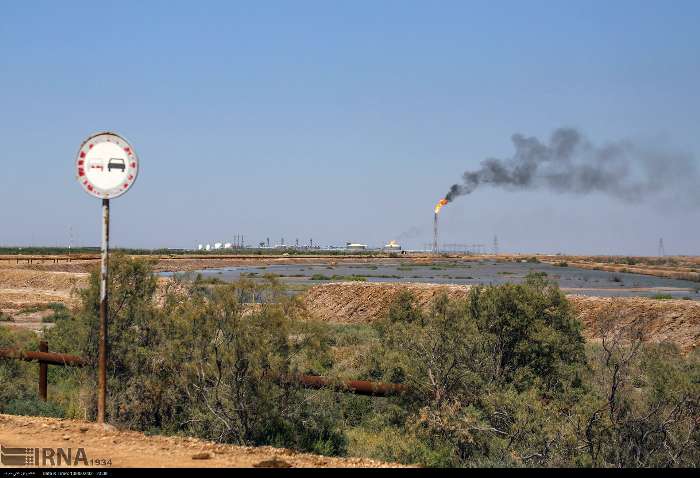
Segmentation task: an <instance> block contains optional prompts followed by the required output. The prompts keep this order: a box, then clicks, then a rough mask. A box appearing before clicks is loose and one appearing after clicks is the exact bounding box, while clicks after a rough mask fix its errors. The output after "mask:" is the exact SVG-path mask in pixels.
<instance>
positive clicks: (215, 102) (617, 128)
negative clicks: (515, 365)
mask: <svg viewBox="0 0 700 478" xmlns="http://www.w3.org/2000/svg"><path fill="white" fill-rule="evenodd" d="M699 20H700V2H697V1H695V0H691V1H682V0H676V1H673V2H662V1H644V0H633V1H625V0H616V1H614V2H610V1H579V2H569V1H560V0H556V1H555V0H552V1H537V0H530V1H526V2H524V1H512V2H505V1H488V2H471V1H461V0H460V1H420V2H418V1H406V0H404V1H377V0H373V1H346V2H339V1H338V2H329V1H305V0H299V1H291V0H290V1H284V2H282V1H277V2H274V1H255V2H242V1H240V2H239V1H236V2H232V1H222V2H214V1H200V2H195V1H187V2H173V1H167V2H165V1H163V2H156V1H133V2H131V1H119V2H108V1H105V2H95V1H90V2H78V1H70V2H56V1H47V2H39V1H31V2H30V1H27V2H19V1H17V2H2V4H0V165H1V167H2V176H1V179H0V187H1V189H0V245H21V244H35V245H59V244H60V245H64V244H67V243H68V236H69V228H70V227H71V226H72V228H73V230H74V236H75V237H76V238H77V242H78V243H80V244H83V245H97V244H98V243H99V234H100V223H99V221H100V210H99V208H100V205H99V200H97V199H94V198H92V197H90V196H88V195H87V194H85V193H84V192H83V191H82V190H81V188H80V187H79V185H78V184H77V182H76V181H75V179H74V171H73V164H74V158H75V154H76V152H77V149H78V147H79V145H80V143H81V141H82V140H83V139H84V138H85V137H86V136H87V135H89V134H90V133H93V132H95V131H100V130H112V131H116V132H118V133H121V134H122V135H124V136H125V137H126V138H127V139H128V140H129V141H131V142H132V144H133V145H134V147H135V149H136V151H137V153H138V155H139V156H140V159H141V171H140V176H139V179H138V181H137V183H136V184H135V185H134V187H133V189H132V190H131V191H130V192H128V193H127V194H126V195H125V196H123V197H121V198H119V199H115V200H114V201H112V242H113V244H115V245H117V246H125V247H142V246H143V247H193V246H194V245H195V244H196V243H198V242H206V241H215V240H220V239H230V238H231V237H232V236H233V235H234V234H244V236H245V238H246V241H247V242H249V243H250V242H255V243H257V242H259V241H261V240H264V239H265V238H266V237H270V238H271V241H273V242H278V241H279V240H280V238H281V237H284V238H285V240H286V241H287V242H288V243H290V242H293V241H294V239H296V238H299V239H300V240H301V241H302V242H308V240H309V238H310V237H313V239H314V242H316V243H321V244H331V243H334V244H342V243H344V242H345V241H357V242H363V243H368V244H370V245H382V244H384V243H385V242H386V241H388V240H390V239H395V238H399V237H400V238H401V242H402V243H404V244H405V245H406V246H409V247H420V246H422V245H423V244H425V243H428V242H430V240H431V235H432V208H433V206H434V205H435V202H436V201H437V200H438V199H440V198H441V197H442V196H443V195H444V194H445V192H446V191H447V188H448V187H449V186H450V185H451V184H453V183H454V182H458V181H459V178H460V176H461V174H462V172H463V171H465V170H467V169H472V168H475V167H477V166H478V164H479V162H480V161H481V160H482V159H484V158H485V157H488V156H508V155H509V154H511V153H512V151H513V147H512V144H511V142H510V137H511V135H512V134H513V133H516V132H519V133H523V134H526V135H535V136H540V137H543V138H545V139H546V137H547V136H548V135H549V134H550V132H551V131H552V130H553V129H555V128H557V127H560V126H569V127H575V128H578V129H579V130H581V131H582V132H584V133H585V134H586V135H587V136H588V137H589V138H590V139H591V140H593V141H595V142H598V143H605V142H607V141H615V140H619V139H631V140H634V141H641V142H654V143H659V142H660V143H663V144H667V145H668V147H669V148H672V149H674V150H677V151H680V152H684V153H687V154H691V155H693V157H694V158H695V159H696V161H700V156H699V155H700V135H699V134H698V133H699V132H700V95H698V85H700V32H699V31H698V21H699ZM699 187H700V185H699ZM495 234H496V235H498V238H499V242H500V246H501V250H503V251H522V252H537V251H539V252H564V253H610V254H612V253H622V254H648V255H653V254H655V253H656V250H657V244H658V240H659V237H663V238H664V243H665V246H666V252H667V253H686V254H700V240H699V239H698V238H699V237H700V213H699V212H698V208H697V207H695V208H693V207H688V206H677V205H675V204H674V203H673V202H668V201H666V202H659V201H655V200H649V201H643V202H640V203H637V204H626V203H621V202H619V201H618V200H612V199H609V198H607V197H605V196H602V195H600V194H594V195H590V196H567V195H562V194H555V193H551V192H547V191H539V192H533V191H528V192H507V191H503V190H496V189H488V188H482V189H479V190H477V191H476V192H474V194H472V195H470V196H466V197H462V198H459V199H458V200H456V201H455V202H454V203H452V204H450V205H448V206H447V207H446V208H445V209H444V210H443V212H442V214H441V236H442V237H441V240H442V241H445V242H462V243H474V242H485V243H489V244H490V243H491V242H492V240H493V236H494V235H495Z"/></svg>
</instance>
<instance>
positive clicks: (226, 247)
mask: <svg viewBox="0 0 700 478" xmlns="http://www.w3.org/2000/svg"><path fill="white" fill-rule="evenodd" d="M232 247H233V245H232V244H231V243H230V242H227V243H226V244H224V249H231V248H232Z"/></svg>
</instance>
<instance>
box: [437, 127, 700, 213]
mask: <svg viewBox="0 0 700 478" xmlns="http://www.w3.org/2000/svg"><path fill="white" fill-rule="evenodd" d="M512 141H513V145H514V146H515V154H514V155H513V156H512V157H511V158H507V159H496V158H488V159H485V160H484V161H482V162H481V167H480V168H479V169H477V170H475V171H467V172H465V173H464V175H463V176H462V183H461V184H454V185H453V186H452V187H451V188H450V190H449V192H448V193H447V194H446V195H445V199H447V200H448V201H450V202H451V201H453V200H454V199H455V198H456V197H458V196H463V195H465V194H470V193H471V192H473V191H474V190H475V189H476V188H478V187H479V186H481V185H491V186H496V187H503V188H506V189H513V190H526V189H540V188H547V189H549V190H552V191H556V192H561V193H573V194H588V193H595V192H599V193H604V194H608V195H610V196H612V197H615V198H620V199H623V200H627V201H638V200H641V199H643V198H645V197H646V196H649V195H652V194H656V193H659V192H663V191H665V190H673V188H676V187H677V186H678V185H680V184H686V185H690V186H691V188H693V191H691V195H693V196H694V197H695V199H696V200H697V199H698V194H697V182H696V183H695V185H693V184H692V181H694V180H696V179H695V178H697V175H696V171H695V164H694V161H693V158H692V157H691V156H689V155H686V154H679V153H670V152H665V151H663V150H662V149H658V148H648V147H641V146H639V145H636V144H634V143H632V142H628V141H619V142H616V143H610V144H607V145H603V146H596V145H594V144H592V143H591V142H590V141H589V140H588V139H586V138H585V137H584V136H583V135H582V134H581V133H579V132H578V131H577V130H575V129H571V128H560V129H557V130H555V131H554V132H553V133H552V135H551V137H550V139H549V142H547V143H544V142H542V141H540V140H539V139H537V138H534V137H525V136H523V135H521V134H514V135H513V137H512ZM693 186H694V187H693Z"/></svg>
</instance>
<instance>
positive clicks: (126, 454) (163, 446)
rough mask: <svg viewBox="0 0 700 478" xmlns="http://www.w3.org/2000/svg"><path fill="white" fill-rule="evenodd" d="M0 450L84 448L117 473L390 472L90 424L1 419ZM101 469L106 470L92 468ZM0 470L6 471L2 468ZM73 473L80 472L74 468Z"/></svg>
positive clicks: (372, 464) (352, 461) (368, 464)
mask: <svg viewBox="0 0 700 478" xmlns="http://www.w3.org/2000/svg"><path fill="white" fill-rule="evenodd" d="M0 444H2V445H3V446H4V447H16V448H26V447H31V448H35V447H36V448H53V449H56V448H71V449H72V450H73V453H76V451H77V449H78V448H83V449H84V450H85V454H86V456H87V459H88V460H91V459H92V460H109V461H110V462H111V464H110V465H107V466H106V467H113V468H191V467H197V468H250V467H256V468H326V467H328V468H387V467H398V466H400V465H392V464H387V463H382V462H379V461H375V460H370V459H364V458H331V457H325V456H318V455H311V454H308V453H297V452H295V451H292V450H287V449H281V448H273V447H269V446H265V447H244V446H234V445H222V444H220V443H214V442H209V441H205V440H200V439H197V438H187V437H176V436H168V437H166V436H153V435H151V436H147V435H144V434H143V433H140V432H134V431H129V430H118V429H116V428H114V427H111V426H106V427H103V426H101V425H98V424H95V423H92V422H82V421H77V420H63V419H56V418H42V417H24V416H14V415H3V414H0ZM90 466H91V467H92V466H95V467H100V466H102V465H98V464H93V465H90ZM0 468H2V465H1V464H0ZM72 468H79V466H73V467H72Z"/></svg>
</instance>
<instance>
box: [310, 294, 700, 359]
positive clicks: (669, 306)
mask: <svg viewBox="0 0 700 478" xmlns="http://www.w3.org/2000/svg"><path fill="white" fill-rule="evenodd" d="M402 290H410V291H411V292H413V293H414V296H415V297H416V300H417V302H418V303H419V304H420V305H421V306H422V307H424V308H425V307H428V306H429V304H430V303H431V302H432V300H433V298H434V297H435V296H436V295H437V294H439V293H441V292H443V291H444V292H446V293H447V294H448V295H449V296H450V297H451V298H464V297H466V295H467V294H468V291H469V287H468V286H444V285H436V284H386V283H377V282H366V283H357V282H341V283H331V284H323V285H318V286H314V287H312V288H311V289H309V290H308V291H307V292H306V293H305V294H304V296H303V300H304V303H305V305H306V307H307V309H308V311H309V312H310V313H311V314H312V315H313V316H314V317H315V318H317V319H319V320H325V321H330V322H340V323H369V322H372V321H373V320H376V319H377V318H378V317H381V316H383V315H384V314H386V312H387V310H388V307H389V304H390V303H391V301H392V300H393V299H394V298H395V297H396V295H397V294H398V293H399V292H400V291H402ZM567 297H568V299H569V300H570V301H571V302H572V304H573V307H574V310H575V311H576V315H577V317H578V318H579V320H581V322H582V323H583V327H584V330H583V333H584V336H585V337H586V338H587V339H589V340H598V339H600V338H601V334H602V329H603V328H604V327H603V326H604V325H606V324H605V321H606V320H610V321H612V323H611V324H610V325H611V326H612V328H613V329H620V328H622V327H624V326H626V325H630V324H635V325H639V326H640V327H641V328H642V330H643V332H644V333H645V339H646V340H647V341H650V342H662V341H670V342H673V343H676V344H677V345H678V346H679V347H680V348H681V349H682V350H684V351H689V350H692V349H694V348H696V347H697V346H698V345H700V303H699V302H696V301H687V300H656V299H647V298H641V297H630V298H604V297H586V296H578V295H569V296H567Z"/></svg>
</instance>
